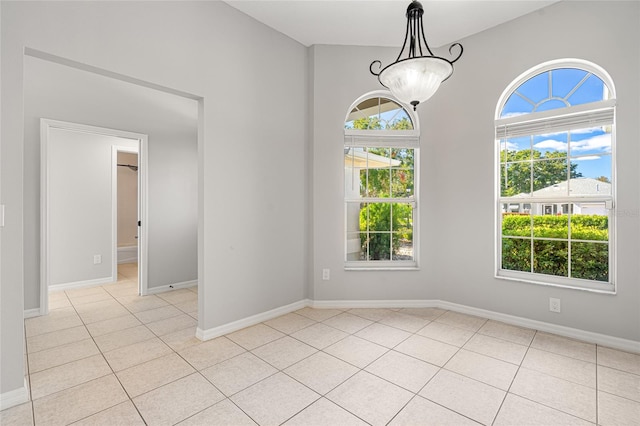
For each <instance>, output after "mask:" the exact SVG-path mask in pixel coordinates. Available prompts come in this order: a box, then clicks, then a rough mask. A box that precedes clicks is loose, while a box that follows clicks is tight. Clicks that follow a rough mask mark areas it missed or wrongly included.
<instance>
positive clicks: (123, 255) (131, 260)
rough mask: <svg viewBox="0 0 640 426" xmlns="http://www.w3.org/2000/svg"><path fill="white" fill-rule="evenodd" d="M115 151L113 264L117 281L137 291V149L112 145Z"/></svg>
mask: <svg viewBox="0 0 640 426" xmlns="http://www.w3.org/2000/svg"><path fill="white" fill-rule="evenodd" d="M113 149H114V150H115V151H116V161H115V167H116V170H115V173H113V175H114V176H115V177H116V183H115V185H114V188H116V206H117V207H116V212H117V213H116V221H117V225H116V266H117V282H122V283H123V285H125V286H130V287H135V288H136V289H137V290H138V294H140V293H141V291H140V290H139V280H138V273H139V269H138V239H139V237H138V223H140V221H139V206H138V205H139V198H138V170H139V165H138V149H137V148H127V147H122V146H120V147H114V148H113Z"/></svg>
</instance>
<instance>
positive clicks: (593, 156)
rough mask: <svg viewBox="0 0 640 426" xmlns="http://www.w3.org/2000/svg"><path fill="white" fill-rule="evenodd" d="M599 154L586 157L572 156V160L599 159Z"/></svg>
mask: <svg viewBox="0 0 640 426" xmlns="http://www.w3.org/2000/svg"><path fill="white" fill-rule="evenodd" d="M599 159H600V156H599V155H587V156H585V157H578V158H572V159H571V161H591V160H599Z"/></svg>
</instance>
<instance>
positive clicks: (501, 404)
mask: <svg viewBox="0 0 640 426" xmlns="http://www.w3.org/2000/svg"><path fill="white" fill-rule="evenodd" d="M537 333H538V331H537V330H536V332H535V333H533V337H532V338H531V342H533V339H534V338H535V336H536V334H537ZM531 342H529V345H528V346H527V350H526V351H525V352H524V355H523V356H522V360H520V364H518V369H517V370H516V372H515V374H514V375H513V379H511V383H509V387H508V388H507V391H506V392H505V394H504V398H502V402H501V403H500V406H499V407H498V411H496V415H495V416H493V420H492V421H491V426H493V424H494V423H495V422H496V419H497V418H498V414H500V411H501V410H502V407H503V405H504V402H505V401H506V399H507V396H509V394H510V393H511V387H512V386H513V382H515V381H516V377H518V373H519V372H520V368H522V363H523V362H524V359H525V358H526V357H527V354H528V353H529V349H531ZM512 395H515V394H512ZM533 402H535V401H533Z"/></svg>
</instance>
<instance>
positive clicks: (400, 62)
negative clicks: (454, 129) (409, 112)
mask: <svg viewBox="0 0 640 426" xmlns="http://www.w3.org/2000/svg"><path fill="white" fill-rule="evenodd" d="M423 14H424V9H423V8H422V4H421V3H420V2H419V1H416V0H413V1H412V2H411V4H410V5H409V7H407V31H406V33H405V36H404V44H403V45H402V50H400V54H399V55H398V58H397V59H396V61H395V62H394V63H392V64H391V65H387V66H386V67H384V68H382V62H380V61H377V60H376V61H373V62H371V65H370V66H369V71H371V74H373V75H375V76H377V77H378V81H380V84H382V85H383V86H384V87H386V88H387V89H389V90H390V91H391V93H392V94H393V95H394V96H395V97H396V98H398V100H400V101H401V102H404V103H406V104H411V105H413V109H414V111H415V109H416V107H417V106H418V104H419V103H420V102H424V101H426V100H427V99H429V98H430V97H431V96H433V94H434V93H435V92H436V91H437V90H438V88H439V87H440V83H442V82H443V81H445V80H446V79H447V78H449V77H450V76H451V74H453V63H454V62H456V61H457V60H458V59H460V56H462V50H463V49H462V45H461V44H460V43H454V44H452V45H451V46H449V53H452V50H453V48H454V47H456V46H457V47H459V48H460V52H459V53H458V56H456V57H455V58H453V59H451V60H449V59H445V58H441V57H439V56H434V55H433V53H432V52H431V49H430V48H429V45H428V44H427V39H426V38H425V36H424V29H423V27H422V15H423ZM405 51H406V52H405ZM403 55H405V56H404V57H403ZM376 64H377V66H378V68H382V70H381V71H379V72H377V73H376V72H375V71H374V70H373V67H374V65H376Z"/></svg>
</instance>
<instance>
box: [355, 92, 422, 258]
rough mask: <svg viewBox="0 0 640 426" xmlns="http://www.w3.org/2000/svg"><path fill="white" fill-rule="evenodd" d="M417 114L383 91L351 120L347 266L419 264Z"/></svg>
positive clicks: (365, 101) (363, 103)
mask: <svg viewBox="0 0 640 426" xmlns="http://www.w3.org/2000/svg"><path fill="white" fill-rule="evenodd" d="M416 127H417V126H416V118H415V117H414V116H413V115H412V113H411V112H409V111H408V110H406V109H405V108H404V107H402V106H401V105H400V104H399V103H398V102H396V101H394V100H392V98H391V95H390V94H388V93H386V92H383V93H380V94H375V95H371V94H370V95H368V96H365V97H363V98H361V99H360V100H358V101H356V102H355V103H354V105H353V106H352V107H351V108H350V110H349V113H348V114H347V118H346V120H345V126H344V128H345V131H344V132H345V139H344V170H345V173H344V196H345V224H346V226H345V267H346V268H347V269H351V268H354V269H358V268H361V269H362V268H364V269H371V268H379V269H398V268H415V267H417V265H418V262H417V259H418V256H417V254H418V247H417V244H416V240H415V239H414V235H417V211H418V210H417V209H418V199H417V198H418V197H417V193H418V191H417V189H418V188H417V176H416V173H417V170H418V146H419V138H418V131H417V129H416Z"/></svg>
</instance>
